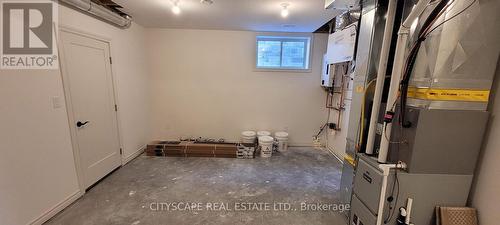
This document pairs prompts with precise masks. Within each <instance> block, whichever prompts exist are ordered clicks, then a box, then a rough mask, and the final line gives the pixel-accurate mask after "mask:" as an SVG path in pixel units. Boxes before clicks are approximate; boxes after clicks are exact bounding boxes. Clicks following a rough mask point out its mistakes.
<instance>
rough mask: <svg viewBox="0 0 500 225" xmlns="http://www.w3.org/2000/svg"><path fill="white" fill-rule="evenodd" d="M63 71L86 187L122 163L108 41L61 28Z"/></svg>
mask: <svg viewBox="0 0 500 225" xmlns="http://www.w3.org/2000/svg"><path fill="white" fill-rule="evenodd" d="M60 34H61V40H62V51H63V57H62V58H63V59H62V60H63V73H64V79H65V85H66V86H67V87H66V90H67V93H66V95H67V98H69V99H70V101H69V102H70V104H69V106H70V107H71V110H70V112H72V116H70V118H71V117H72V118H73V121H71V122H72V123H73V124H72V126H75V129H74V130H75V131H76V132H74V133H76V134H75V135H74V137H75V138H76V140H73V141H75V142H76V146H77V150H78V151H77V152H78V154H79V164H80V173H83V174H81V176H83V183H84V186H85V188H88V187H89V186H91V185H93V184H94V183H96V182H97V181H99V180H100V179H101V178H103V177H104V176H106V175H107V174H109V173H110V172H111V171H113V170H114V169H116V168H117V167H119V166H120V165H121V156H120V144H119V138H118V126H117V118H116V108H115V100H114V94H113V79H112V74H111V58H110V52H109V43H107V42H103V41H100V40H97V39H92V38H89V37H85V36H80V35H77V34H74V33H70V32H65V31H61V33H60Z"/></svg>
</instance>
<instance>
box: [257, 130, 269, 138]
mask: <svg viewBox="0 0 500 225" xmlns="http://www.w3.org/2000/svg"><path fill="white" fill-rule="evenodd" d="M262 136H271V132H269V131H265V130H261V131H257V137H262Z"/></svg>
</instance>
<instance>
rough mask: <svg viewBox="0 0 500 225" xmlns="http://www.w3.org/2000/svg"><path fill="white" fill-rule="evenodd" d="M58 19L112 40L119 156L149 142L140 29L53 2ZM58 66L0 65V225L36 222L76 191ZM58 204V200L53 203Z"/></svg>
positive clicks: (146, 95) (68, 24)
mask: <svg viewBox="0 0 500 225" xmlns="http://www.w3.org/2000/svg"><path fill="white" fill-rule="evenodd" d="M59 20H60V22H61V24H63V25H66V26H68V27H74V28H78V29H79V30H83V31H86V32H89V33H94V34H98V35H101V36H106V37H109V38H111V39H112V41H111V48H112V52H111V54H112V56H113V59H114V60H113V61H114V64H113V70H114V71H113V72H114V75H115V77H116V80H115V82H116V87H117V90H116V91H117V94H118V98H119V99H118V101H119V105H120V121H119V122H120V125H121V131H122V133H121V136H122V139H123V147H124V150H125V157H126V156H131V155H133V154H134V153H135V152H136V151H137V150H138V149H140V147H141V146H143V145H144V144H146V143H147V141H149V133H148V131H149V128H148V124H149V123H148V120H147V118H148V115H149V106H148V101H147V100H148V99H149V94H148V76H147V73H148V71H147V67H146V65H145V57H144V47H143V44H144V39H143V34H144V33H143V28H142V27H140V26H138V25H136V24H134V25H133V26H132V27H131V28H130V29H127V30H121V29H118V28H115V27H113V26H111V25H108V24H106V23H103V22H101V21H98V20H96V19H93V18H91V17H89V16H86V15H83V14H81V13H79V12H76V11H73V10H70V9H68V8H66V7H63V6H61V7H60V10H59ZM53 96H61V97H62V96H64V92H63V86H62V80H61V75H60V72H59V71H58V70H51V71H49V70H18V71H14V70H1V71H0V115H1V116H0V154H1V156H0V224H9V225H21V224H28V223H30V222H36V223H40V222H43V220H44V219H47V218H48V217H47V216H49V217H50V215H53V214H54V213H56V212H57V211H58V210H59V209H60V208H57V207H58V206H65V204H68V203H69V202H71V200H74V199H75V198H76V197H78V196H79V187H78V182H77V177H76V171H75V164H74V160H73V151H72V147H71V139H70V135H69V123H68V117H67V113H66V109H65V107H63V108H59V109H53V108H52V102H51V98H52V97H53ZM60 204H62V205H60Z"/></svg>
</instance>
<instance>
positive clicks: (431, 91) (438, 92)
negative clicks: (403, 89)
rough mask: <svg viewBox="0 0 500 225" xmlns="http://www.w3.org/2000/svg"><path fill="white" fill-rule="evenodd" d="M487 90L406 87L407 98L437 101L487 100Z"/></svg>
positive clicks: (488, 93) (488, 94) (488, 92)
mask: <svg viewBox="0 0 500 225" xmlns="http://www.w3.org/2000/svg"><path fill="white" fill-rule="evenodd" d="M489 97H490V91H489V90H470V89H438V88H417V87H410V88H408V98H415V99H423V100H438V101H466V102H488V100H489Z"/></svg>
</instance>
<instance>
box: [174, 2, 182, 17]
mask: <svg viewBox="0 0 500 225" xmlns="http://www.w3.org/2000/svg"><path fill="white" fill-rule="evenodd" d="M173 4H174V6H172V12H173V13H174V14H175V15H178V14H180V13H181V8H180V7H179V1H174V2H173Z"/></svg>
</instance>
